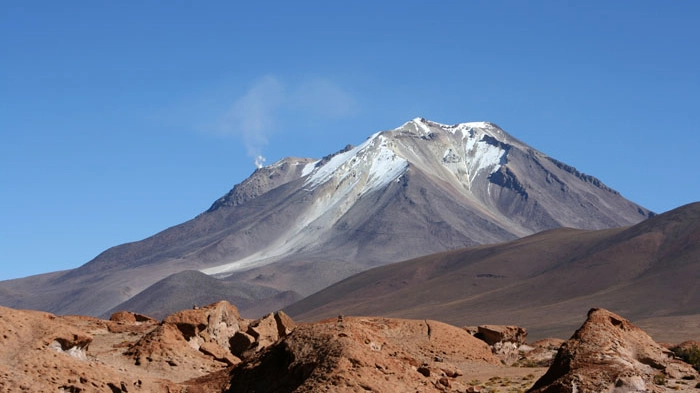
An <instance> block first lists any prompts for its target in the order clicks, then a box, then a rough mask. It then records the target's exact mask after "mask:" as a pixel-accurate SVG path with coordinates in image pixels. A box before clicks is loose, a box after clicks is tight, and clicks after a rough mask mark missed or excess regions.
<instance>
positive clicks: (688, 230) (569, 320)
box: [286, 203, 700, 341]
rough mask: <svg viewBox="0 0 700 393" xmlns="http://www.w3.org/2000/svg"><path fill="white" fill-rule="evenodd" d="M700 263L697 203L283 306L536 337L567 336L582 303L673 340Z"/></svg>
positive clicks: (381, 275)
mask: <svg viewBox="0 0 700 393" xmlns="http://www.w3.org/2000/svg"><path fill="white" fill-rule="evenodd" d="M698 261H700V203H694V204H690V205H686V206H683V207H680V208H678V209H675V210H673V211H670V212H667V213H664V214H661V215H659V216H656V217H653V218H651V219H649V220H646V221H644V222H642V223H640V224H637V225H635V226H631V227H625V228H617V229H606V230H597V231H589V230H577V229H566V228H564V229H555V230H551V231H546V232H542V233H538V234H536V235H533V236H529V237H526V238H523V239H520V240H516V241H512V242H507V243H502V244H497V245H490V246H480V247H475V248H468V249H463V250H455V251H449V252H444V253H440V254H435V255H430V256H426V257H421V258H417V259H414V260H410V261H406V262H401V263H397V264H392V265H388V266H383V267H379V268H376V269H372V270H369V271H367V272H364V273H361V274H358V275H356V276H353V277H350V278H348V279H346V280H344V281H342V282H339V283H337V284H335V285H332V286H330V287H329V288H326V289H325V290H323V291H321V292H318V293H316V294H314V295H312V296H309V297H307V298H305V299H303V300H302V301H300V302H298V303H296V304H294V305H291V306H289V307H287V309H286V311H287V312H288V313H289V314H290V315H292V316H293V317H295V318H296V319H301V320H314V319H320V318H323V317H326V316H332V315H337V314H338V313H342V314H345V315H389V316H392V317H410V318H430V319H436V320H442V321H444V322H447V323H451V324H456V325H465V324H472V325H474V324H481V323H496V324H514V323H518V324H522V325H524V326H525V327H527V328H528V330H529V331H530V337H531V338H539V337H545V336H560V337H565V336H566V335H567V334H568V332H570V331H571V329H572V327H575V326H576V324H577V317H576V316H577V315H580V313H581V310H584V311H585V310H586V309H588V308H590V307H592V306H596V307H599V306H600V307H605V308H608V309H611V310H616V311H617V312H622V313H624V314H625V315H628V316H630V318H631V319H633V320H644V321H645V324H644V325H645V327H651V328H653V331H654V332H655V333H657V334H659V335H661V336H662V337H666V338H668V339H669V341H672V340H671V338H672V337H668V336H663V334H664V331H666V330H667V329H665V327H667V324H668V321H669V319H668V318H670V317H682V316H698V317H700V264H699V263H698ZM654 318H659V319H658V322H655V321H654ZM664 318H666V319H664ZM697 321H698V322H700V318H697Z"/></svg>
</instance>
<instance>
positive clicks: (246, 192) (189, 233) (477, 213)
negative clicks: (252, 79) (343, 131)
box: [0, 119, 652, 316]
mask: <svg viewBox="0 0 700 393" xmlns="http://www.w3.org/2000/svg"><path fill="white" fill-rule="evenodd" d="M650 215H652V213H651V212H649V211H648V210H646V209H644V208H642V207H640V206H638V205H636V204H634V203H632V202H630V201H628V200H626V199H624V198H623V197H622V196H620V195H619V194H618V193H617V192H615V191H614V190H612V189H610V188H609V187H607V186H605V185H603V184H602V183H601V182H600V181H599V180H597V179H595V178H593V177H592V176H588V175H584V174H581V173H580V172H578V171H577V170H575V169H574V168H572V167H570V166H567V165H566V164H563V163H561V162H558V161H556V160H554V159H551V158H549V157H547V156H546V155H544V154H542V153H540V152H538V151H536V150H534V149H532V148H531V147H529V146H527V145H526V144H524V143H522V142H520V141H519V140H517V139H515V138H513V137H512V136H510V135H508V134H507V133H506V132H504V131H503V130H501V129H500V128H498V127H497V126H496V125H494V124H491V123H483V122H478V123H462V124H457V125H443V124H439V123H434V122H430V121H427V120H424V119H414V120H412V121H409V122H407V123H405V124H404V125H402V126H401V127H398V128H396V129H394V130H389V131H384V132H380V133H376V134H374V135H372V136H371V137H370V138H368V139H367V141H365V142H364V143H362V144H361V145H359V146H357V147H352V146H348V147H346V148H345V149H343V150H341V151H340V152H338V153H336V154H334V155H329V156H327V157H324V158H323V159H321V160H312V159H299V158H287V159H283V160H281V161H279V162H277V163H275V164H272V165H270V166H267V167H264V168H261V169H258V170H256V171H255V172H254V173H253V174H252V175H251V177H250V178H248V179H246V180H245V181H243V182H242V183H241V184H239V185H236V186H235V187H234V188H233V189H232V190H231V192H229V193H228V194H227V195H225V196H224V197H222V198H220V199H219V200H217V201H216V202H215V203H214V204H213V205H212V206H211V207H210V208H209V209H208V210H207V211H206V212H204V213H202V214H201V215H199V216H198V217H196V218H194V219H192V220H190V221H188V222H185V223H183V224H181V225H177V226H175V227H172V228H169V229H167V230H165V231H163V232H160V233H158V234H156V235H154V236H152V237H150V238H147V239H144V240H142V241H139V242H134V243H129V244H124V245H120V246H117V247H113V248H111V249H109V250H107V251H105V252H103V253H102V254H100V255H99V256H97V257H96V258H95V259H93V260H92V261H90V262H88V263H87V264H85V265H83V266H81V267H80V268H78V269H74V270H70V271H67V272H61V273H52V274H48V275H43V276H36V277H32V278H28V279H20V280H13V281H8V282H3V283H0V304H4V305H9V306H12V307H20V308H33V309H41V310H46V311H50V312H54V313H59V314H67V313H70V314H92V315H103V314H104V313H106V312H109V311H112V310H116V309H118V308H119V305H120V304H121V303H122V302H125V301H127V300H129V299H132V298H135V297H136V296H137V295H138V294H139V293H141V292H142V291H143V290H144V289H146V288H148V287H150V286H151V285H153V284H154V283H157V282H159V281H160V280H163V279H164V278H166V277H168V276H170V275H173V274H177V273H180V272H183V271H185V270H200V271H202V272H204V273H206V274H209V275H213V276H215V277H217V278H223V277H226V278H225V280H226V281H227V282H228V283H229V284H230V285H233V286H236V285H240V286H244V287H245V288H246V291H245V292H246V293H256V294H259V296H257V297H255V299H251V301H250V302H249V304H250V305H251V306H250V309H246V308H245V307H243V306H242V307H241V312H242V313H243V314H247V313H249V312H250V313H255V314H256V315H250V314H248V315H249V316H259V315H263V314H265V313H267V312H270V311H273V310H275V309H278V308H280V307H282V306H283V305H285V304H288V303H289V302H291V301H294V300H296V299H297V296H298V295H299V296H306V295H309V294H311V293H313V292H315V291H317V290H320V289H322V288H324V287H326V286H328V285H330V284H332V283H334V282H337V281H339V280H341V279H343V278H346V277H348V276H350V275H352V274H355V273H358V272H361V271H364V270H367V269H368V268H371V267H375V266H379V265H384V264H387V263H391V262H397V261H401V260H405V259H409V258H412V257H417V256H421V255H427V254H431V253H435V252H440V251H445V250H451V249H456V248H461V247H465V246H472V245H478V244H487V243H496V242H502V241H506V240H512V239H516V238H519V237H522V236H525V235H529V234H532V233H535V232H539V231H542V230H545V229H550V228H555V227H561V226H567V227H575V228H584V229H600V228H608V227H617V226H623V225H629V224H633V223H636V222H639V221H641V220H643V219H645V218H647V217H648V216H650ZM175 281H176V280H171V281H170V283H172V282H175ZM181 281H182V280H181ZM199 281H200V282H201V281H203V280H199ZM181 285H182V290H173V291H172V292H171V293H172V296H173V297H174V298H175V297H178V296H179V297H182V299H180V300H181V301H182V302H185V303H186V302H187V298H186V297H185V296H186V294H188V293H195V292H197V289H198V287H197V286H196V285H197V284H192V285H189V284H187V282H184V283H182V284H181ZM188 285H189V286H188ZM230 285H227V287H230ZM161 287H162V286H161ZM253 287H257V288H259V290H250V288H253ZM143 293H144V295H142V296H143V297H145V296H147V295H146V293H148V292H143ZM151 293H153V291H151ZM160 293H161V296H162V291H161V292H160ZM292 295H294V296H292ZM150 300H151V299H148V298H142V299H139V301H132V302H131V303H130V304H132V305H136V304H149V303H150ZM176 300H177V299H176ZM182 302H175V303H177V304H178V305H181V304H182ZM260 305H263V306H260ZM132 311H141V310H139V309H133V310H132Z"/></svg>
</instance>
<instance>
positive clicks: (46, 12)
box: [0, 1, 700, 279]
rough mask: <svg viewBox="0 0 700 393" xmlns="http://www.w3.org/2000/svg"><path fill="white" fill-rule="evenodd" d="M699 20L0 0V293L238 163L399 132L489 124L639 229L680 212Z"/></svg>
mask: <svg viewBox="0 0 700 393" xmlns="http://www.w3.org/2000/svg"><path fill="white" fill-rule="evenodd" d="M252 3H255V4H252ZM375 3H377V4H375ZM698 20H700V2H698V1H674V2H664V1H654V2H652V1H579V2H564V1H442V2H433V1H425V2H415V1H395V2H393V1H384V2H369V1H367V2H362V1H361V2H338V1H319V2H316V3H310V2H302V1H280V2H231V1H222V2H214V1H212V2H194V1H163V2H156V1H138V2H131V1H124V2H111V1H104V2H103V1H97V2H95V1H85V2H74V1H65V2H64V1H47V2H33V1H26V2H25V1H20V2H3V3H2V5H0V136H1V138H2V139H1V140H0V187H1V188H0V279H8V278H13V277H20V276H26V275H30V274H36V273H41V272H48V271H55V270H61V269H67V268H73V267H77V266H79V265H81V264H83V263H85V262H87V261H89V260H90V259H92V258H93V257H95V256H96V255H97V254H99V253H100V252H101V251H103V250H105V249H107V248H109V247H111V246H115V245H118V244H121V243H124V242H128V241H135V240H140V239H143V238H145V237H148V236H150V235H152V234H155V233H156V232H158V231H160V230H163V229H166V228H167V227H169V226H173V225H176V224H179V223H181V222H184V221H186V220H188V219H190V218H193V217H194V216H196V215H197V214H199V213H200V212H202V211H204V210H206V209H207V208H208V207H209V206H210V204H211V203H212V202H213V201H214V200H216V199H217V198H218V197H220V196H221V195H223V194H224V193H226V192H227V191H228V190H229V189H230V188H232V187H233V185H235V184H236V183H239V182H240V181H242V180H243V179H245V178H246V177H247V176H248V175H250V174H251V173H252V172H253V170H254V169H255V167H254V159H255V157H256V156H257V155H262V156H264V157H266V159H267V163H268V164H269V163H272V162H274V161H276V160H278V159H280V158H282V157H284V156H304V157H321V156H324V155H326V154H328V153H331V152H334V151H336V150H338V149H340V148H342V147H344V146H345V145H346V144H348V143H351V144H358V143H361V142H362V141H363V140H364V139H365V138H366V137H367V136H369V135H370V134H372V133H373V132H375V131H378V130H382V129H389V128H394V127H397V126H399V125H401V124H402V123H404V122H405V121H407V120H409V119H412V118H414V117H417V116H422V117H425V118H428V119H431V120H434V121H438V122H442V123H457V122H466V121H481V120H487V121H492V122H495V123H497V124H499V125H500V126H501V127H502V128H504V129H505V130H506V131H508V132H509V133H511V134H513V135H514V136H516V137H518V138H520V139H521V140H523V141H525V142H526V143H529V144H530V145H532V146H533V147H535V148H537V149H539V150H541V151H543V152H545V153H547V154H549V155H551V156H553V157H555V158H557V159H559V160H561V161H564V162H566V163H568V164H570V165H573V166H575V167H577V168H578V169H579V170H581V171H583V172H586V173H588V174H591V175H594V176H596V177H598V178H600V179H601V180H603V181H604V182H605V183H606V184H608V185H609V186H611V187H613V188H614V189H616V190H618V191H620V192H621V193H622V194H623V195H624V196H625V197H627V198H629V199H631V200H633V201H635V202H637V203H639V204H641V205H643V206H645V207H648V208H650V209H652V210H654V211H657V212H663V211H666V210H669V209H672V208H674V207H677V206H680V205H682V204H685V203H689V202H692V201H697V200H700V172H699V171H698V169H699V168H700V160H699V158H698V157H699V156H700V151H698V147H700V137H699V136H698V131H700V129H699V127H700V76H699V75H700V49H699V48H700V23H698Z"/></svg>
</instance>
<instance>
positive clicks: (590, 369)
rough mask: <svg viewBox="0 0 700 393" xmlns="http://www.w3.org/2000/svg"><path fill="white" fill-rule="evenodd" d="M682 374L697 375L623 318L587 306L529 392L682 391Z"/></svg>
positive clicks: (696, 377) (695, 377)
mask: <svg viewBox="0 0 700 393" xmlns="http://www.w3.org/2000/svg"><path fill="white" fill-rule="evenodd" d="M684 377H685V378H686V379H690V378H692V379H698V378H699V377H700V376H698V373H697V372H696V371H695V370H693V369H692V367H690V366H689V365H687V364H685V363H683V362H680V361H678V360H676V359H674V358H673V355H672V353H671V352H670V351H669V350H667V349H665V348H663V347H662V346H660V345H659V344H657V343H656V342H654V341H653V340H652V339H651V337H649V335H647V334H646V333H645V332H644V331H642V330H641V329H639V328H637V327H636V326H634V325H632V324H631V323H630V322H629V321H628V320H626V319H624V318H622V317H620V316H619V315H616V314H613V313H611V312H610V311H607V310H603V309H592V310H590V311H589V313H588V319H587V320H586V322H585V323H584V324H583V326H581V328H580V329H578V330H577V331H576V333H574V335H573V336H572V337H571V338H570V339H569V340H568V341H566V342H565V343H564V344H563V345H562V346H561V348H560V349H559V352H558V353H557V356H556V358H555V359H554V363H553V364H552V366H551V367H550V369H549V370H548V371H547V373H546V374H545V375H544V376H542V378H540V379H539V380H538V381H537V382H536V383H535V385H534V386H533V388H532V389H531V390H530V392H532V393H549V392H572V393H573V392H580V393H583V392H636V391H642V392H644V391H647V392H662V391H665V389H666V388H665V387H664V386H670V385H674V390H683V389H684V387H687V386H688V385H683V384H678V383H677V381H678V380H681V379H682V378H684ZM676 386H678V389H675V387H676ZM689 388H692V387H689Z"/></svg>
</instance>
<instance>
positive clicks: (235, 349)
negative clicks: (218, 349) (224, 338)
mask: <svg viewBox="0 0 700 393" xmlns="http://www.w3.org/2000/svg"><path fill="white" fill-rule="evenodd" d="M254 343H255V337H253V336H251V335H250V334H248V333H245V332H240V331H239V332H236V334H234V335H233V337H231V340H229V347H230V348H231V353H232V354H234V355H236V356H238V357H239V358H240V357H243V353H244V352H245V351H247V350H249V349H250V348H252V347H253V344H254Z"/></svg>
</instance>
